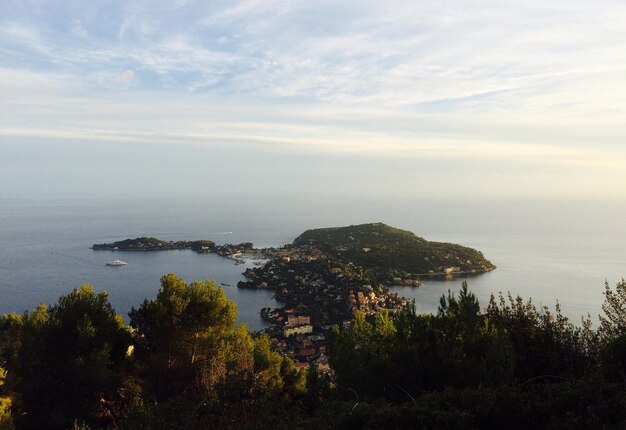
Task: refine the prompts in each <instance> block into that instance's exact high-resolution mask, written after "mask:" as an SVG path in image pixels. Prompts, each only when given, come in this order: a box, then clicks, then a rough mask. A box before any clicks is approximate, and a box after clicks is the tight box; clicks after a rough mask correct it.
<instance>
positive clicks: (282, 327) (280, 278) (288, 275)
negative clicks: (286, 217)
mask: <svg viewBox="0 0 626 430" xmlns="http://www.w3.org/2000/svg"><path fill="white" fill-rule="evenodd" d="M364 272H365V271H364V269H363V268H361V267H358V266H355V265H354V264H352V263H347V264H344V263H342V262H339V261H336V260H333V259H332V258H330V257H329V256H328V255H326V254H324V253H323V252H321V251H320V250H319V249H317V248H314V247H293V246H289V247H284V248H280V249H274V250H272V251H271V259H270V260H269V261H268V262H267V263H266V264H265V265H264V266H262V267H255V268H249V269H247V270H246V271H245V272H244V275H245V276H246V278H248V281H242V282H240V283H239V284H238V287H239V288H256V289H271V290H273V291H275V299H276V300H277V301H278V302H279V303H281V304H283V305H284V306H283V307H280V308H276V309H270V308H264V309H262V310H261V316H262V317H263V318H264V319H265V320H266V321H268V322H271V323H272V326H271V327H269V328H267V329H266V330H265V331H266V332H267V334H268V335H269V336H270V339H271V342H272V348H273V349H274V350H275V351H276V352H279V353H280V354H282V355H285V356H287V357H289V358H291V359H292V360H294V362H295V363H296V366H297V367H298V368H308V367H309V366H310V365H311V364H315V366H316V367H317V369H318V371H319V372H321V373H325V374H328V375H330V374H331V373H332V371H331V368H330V366H329V364H328V353H329V340H330V338H331V336H332V331H333V328H334V327H349V326H350V321H351V320H352V317H353V316H354V314H355V313H356V312H363V313H364V314H365V315H366V316H370V317H371V316H373V315H375V314H376V313H377V312H383V311H387V312H389V313H394V312H396V311H397V310H399V309H400V308H402V307H403V306H404V305H405V304H406V299H403V298H400V297H398V295H397V294H394V293H391V292H389V291H388V290H387V289H386V288H385V287H384V286H383V285H381V284H375V286H374V287H373V286H372V285H371V281H370V280H369V279H367V278H366V277H364V276H363V275H362V274H363V273H364Z"/></svg>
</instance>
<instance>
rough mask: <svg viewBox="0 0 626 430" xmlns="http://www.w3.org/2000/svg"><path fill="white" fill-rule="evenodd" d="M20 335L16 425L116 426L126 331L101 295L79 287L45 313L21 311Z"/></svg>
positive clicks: (43, 309)
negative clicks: (116, 403)
mask: <svg viewBox="0 0 626 430" xmlns="http://www.w3.org/2000/svg"><path fill="white" fill-rule="evenodd" d="M21 331H22V333H21V342H20V345H19V351H18V358H19V365H18V366H16V368H15V371H16V373H17V376H18V382H17V385H16V386H17V391H18V394H19V400H20V407H21V409H22V412H24V414H20V416H19V417H18V418H19V420H18V424H19V426H20V427H24V428H67V427H70V426H71V425H72V423H73V422H74V420H75V419H78V420H81V421H84V422H86V423H91V424H94V425H104V424H107V423H108V424H111V423H113V422H115V420H116V419H117V418H118V415H119V411H116V409H115V402H116V400H117V398H118V397H119V394H120V393H119V389H120V387H121V380H122V378H121V375H122V368H123V366H124V364H125V356H126V351H127V349H128V346H129V345H130V333H129V332H128V330H127V329H126V327H125V324H124V321H123V319H122V318H121V316H119V315H117V314H116V313H115V311H114V310H113V308H112V307H111V305H110V303H109V301H108V298H107V294H106V293H105V292H102V293H95V292H94V290H93V288H92V287H91V286H90V285H83V286H82V287H81V288H80V289H75V290H73V291H72V292H71V293H70V294H69V295H67V296H63V297H61V298H60V299H59V301H58V303H57V304H55V305H54V306H52V307H50V308H49V309H48V308H46V307H45V306H44V305H41V306H39V307H38V308H37V310H35V311H34V312H32V313H30V314H29V313H25V314H24V316H23V325H22V327H21Z"/></svg>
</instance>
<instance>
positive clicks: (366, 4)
mask: <svg viewBox="0 0 626 430" xmlns="http://www.w3.org/2000/svg"><path fill="white" fill-rule="evenodd" d="M625 22H626V3H624V2H623V1H621V0H620V1H617V0H598V1H594V2H589V1H579V0H569V1H562V0H553V1H550V2H546V1H534V0H530V1H525V2H519V1H508V0H499V1H477V0H472V1H462V0H447V1H420V2H414V1H394V0H391V1H385V2H380V1H376V2H373V1H372V2H370V1H358V2H356V1H355V2H352V1H342V2H338V1H316V2H309V1H274V0H248V1H239V2H237V1H220V2H218V1H199V2H192V1H184V0H179V1H171V2H167V1H159V2H144V1H133V2H129V1H106V2H103V1H102V2H99V1H90V2H84V1H58V2H54V1H25V0H20V1H10V0H0V197H2V196H15V195H35V196H36V195H42V194H43V195H68V196H72V195H92V196H93V195H96V196H97V195H103V196H104V195H107V194H108V193H111V192H112V191H111V190H115V191H114V192H116V193H124V194H127V195H128V196H133V195H159V194H162V193H165V194H176V193H179V192H182V190H184V192H187V193H190V194H194V193H203V192H207V190H209V191H210V190H213V189H221V190H227V191H231V192H239V191H242V190H245V191H247V192H263V191H267V190H274V191H279V192H282V191H284V192H297V191H300V190H305V191H306V192H310V193H330V192H341V193H355V194H361V195H363V196H367V195H369V194H372V193H373V194H385V195H397V196H410V197H413V198H420V197H431V196H437V195H447V194H450V193H454V194H457V195H468V196H478V197H485V198H491V197H495V198H499V197H503V196H511V195H513V196H522V197H548V198H554V197H565V198H581V197H589V196H597V197H601V198H608V199H623V198H624V197H626V173H625V171H624V168H623V167H624V166H625V165H626V121H625V120H626V26H625V25H624V23H625Z"/></svg>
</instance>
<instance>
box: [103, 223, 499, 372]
mask: <svg viewBox="0 0 626 430" xmlns="http://www.w3.org/2000/svg"><path fill="white" fill-rule="evenodd" d="M92 249H94V250H125V251H159V250H174V249H179V250H181V249H191V250H193V251H195V252H198V253H215V254H217V255H220V256H222V257H224V258H228V259H230V260H233V261H234V262H235V264H237V265H239V264H244V263H245V262H246V261H248V260H254V261H255V263H254V267H248V268H247V269H246V270H245V271H244V272H243V275H244V276H245V277H246V280H245V281H240V282H239V283H238V284H237V287H238V288H248V289H262V290H271V291H273V292H274V298H275V300H276V301H277V302H278V303H279V304H281V305H282V306H281V307H278V308H275V309H271V308H263V309H262V310H261V316H262V318H263V319H264V320H265V321H267V322H269V323H270V324H271V326H270V327H268V328H266V329H265V330H264V331H265V332H266V333H267V334H268V336H269V337H270V339H271V344H272V348H273V350H274V351H276V352H278V353H280V354H282V355H284V356H287V357H289V358H291V359H293V360H294V362H295V363H296V366H297V367H298V368H308V367H309V366H311V365H312V364H314V365H315V366H316V367H317V369H318V370H319V371H320V372H322V373H324V374H327V375H329V376H331V375H332V371H331V368H330V366H329V364H328V355H329V353H330V351H329V349H330V341H331V337H332V335H333V330H334V329H335V328H346V327H350V322H351V320H352V319H353V317H354V315H355V314H356V313H358V312H360V313H363V314H364V315H365V317H366V318H373V317H374V316H375V315H376V314H377V313H379V312H387V313H389V314H394V313H395V312H397V311H398V310H400V309H402V308H403V307H404V306H406V305H407V300H406V299H405V298H403V297H398V295H397V294H395V293H392V292H391V291H390V290H389V289H388V288H387V286H392V285H407V286H414V287H418V286H419V285H421V280H420V277H421V276H442V277H444V278H447V277H450V276H455V275H458V274H470V273H481V272H485V271H489V270H493V269H494V268H495V266H494V265H493V264H491V262H489V261H488V260H486V259H485V258H484V256H483V255H482V253H480V252H478V251H476V250H474V249H471V248H467V247H462V246H459V245H453V244H446V243H438V242H428V241H426V240H424V239H422V238H420V237H417V236H415V235H413V234H412V233H410V232H407V231H404V230H400V229H396V228H393V227H389V226H387V225H385V224H383V223H373V224H363V225H359V226H349V227H342V228H330V229H316V230H308V231H306V232H304V233H303V234H302V235H301V236H299V237H298V238H296V240H295V241H294V242H293V244H289V245H285V246H283V247H279V248H255V247H254V246H253V244H252V243H250V242H244V243H241V244H237V245H235V244H223V245H216V244H215V243H214V242H213V241H210V240H200V241H193V242H185V241H180V242H167V241H162V240H159V239H156V238H152V237H141V238H137V239H127V240H124V241H120V242H114V243H105V244H95V245H93V247H92Z"/></svg>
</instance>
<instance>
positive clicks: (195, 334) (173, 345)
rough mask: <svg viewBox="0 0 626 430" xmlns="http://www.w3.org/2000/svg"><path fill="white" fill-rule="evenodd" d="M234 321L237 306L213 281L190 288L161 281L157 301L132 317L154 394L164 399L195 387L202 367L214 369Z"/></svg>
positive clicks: (134, 311) (175, 281)
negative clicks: (215, 354) (217, 353)
mask: <svg viewBox="0 0 626 430" xmlns="http://www.w3.org/2000/svg"><path fill="white" fill-rule="evenodd" d="M236 319H237V309H236V306H235V304H234V303H233V302H232V301H230V300H228V299H227V298H226V295H225V294H224V291H223V290H222V289H221V288H217V285H216V283H215V281H204V282H200V281H195V282H192V283H191V284H189V285H187V283H186V282H185V281H184V280H183V279H181V278H179V277H178V276H176V275H174V274H169V275H165V276H163V277H162V278H161V288H160V289H159V292H158V294H157V297H156V299H154V300H145V301H144V302H143V304H142V305H141V306H140V307H139V309H135V308H133V309H132V310H131V311H130V324H131V326H132V327H133V328H135V329H136V330H137V331H138V333H139V334H140V335H141V339H142V346H143V348H142V349H141V350H139V351H138V357H140V359H143V363H144V364H145V366H144V370H145V373H146V374H145V376H146V377H147V379H148V383H149V386H150V387H149V388H150V390H151V392H152V394H153V395H155V396H156V398H157V399H164V398H167V397H169V396H171V395H173V394H177V393H180V392H182V391H184V390H185V389H187V387H189V386H191V385H193V383H194V381H195V380H196V377H197V375H198V370H199V369H200V368H202V366H205V365H216V362H215V361H216V358H215V357H214V354H213V353H214V352H215V351H216V350H217V349H219V348H221V346H222V342H223V340H224V338H225V336H226V335H228V334H230V333H231V332H232V330H233V327H234V324H235V321H236ZM216 377H217V376H216Z"/></svg>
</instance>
